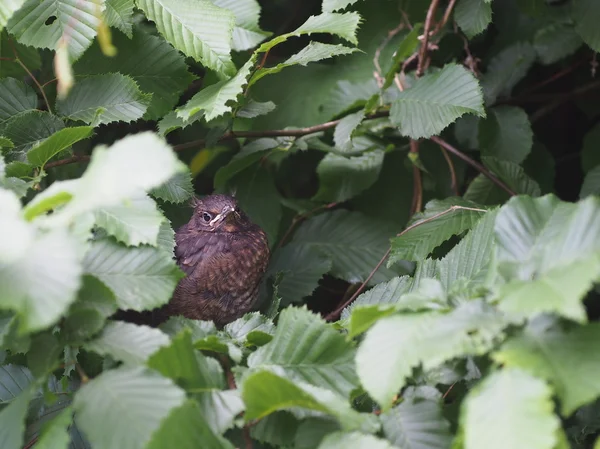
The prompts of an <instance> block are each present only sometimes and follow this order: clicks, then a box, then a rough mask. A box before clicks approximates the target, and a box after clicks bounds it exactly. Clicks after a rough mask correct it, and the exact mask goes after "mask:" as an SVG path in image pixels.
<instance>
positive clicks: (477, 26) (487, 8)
mask: <svg viewBox="0 0 600 449" xmlns="http://www.w3.org/2000/svg"><path fill="white" fill-rule="evenodd" d="M490 3H491V2H489V1H487V0H460V1H459V2H458V4H457V5H456V9H455V11H454V20H456V23H457V24H458V26H459V27H460V29H461V30H462V31H463V33H465V34H466V36H467V37H468V38H469V39H472V38H473V37H475V36H477V35H478V34H480V33H483V32H484V31H485V30H486V29H487V27H488V25H489V24H490V22H491V21H492V5H491V4H490Z"/></svg>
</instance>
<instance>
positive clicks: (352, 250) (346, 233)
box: [292, 210, 404, 285]
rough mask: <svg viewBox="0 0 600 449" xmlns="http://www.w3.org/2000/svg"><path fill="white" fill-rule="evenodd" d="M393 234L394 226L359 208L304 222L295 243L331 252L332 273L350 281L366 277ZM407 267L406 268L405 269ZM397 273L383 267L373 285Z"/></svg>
mask: <svg viewBox="0 0 600 449" xmlns="http://www.w3.org/2000/svg"><path fill="white" fill-rule="evenodd" d="M392 235H394V229H393V226H390V225H389V224H387V223H384V222H379V221H377V220H373V219H371V218H369V217H367V216H364V215H362V214H360V213H357V212H350V211H347V210H337V211H334V212H326V213H323V214H321V215H318V216H316V217H313V218H310V219H308V220H306V221H305V222H304V223H302V224H301V225H300V226H299V227H298V230H297V231H296V234H295V235H294V239H293V241H292V242H293V243H295V244H298V245H302V246H307V247H310V248H314V249H315V250H317V251H322V252H323V253H324V254H325V255H327V256H329V257H330V258H331V261H332V270H331V274H332V275H334V276H337V277H339V278H341V279H344V280H346V281H348V282H351V283H356V282H362V281H364V280H365V279H366V278H367V276H368V275H369V273H370V272H371V270H373V268H374V267H375V266H377V264H378V262H379V260H380V259H381V257H382V256H383V255H384V254H385V252H386V250H387V248H388V247H389V238H390V237H391V236H392ZM403 271H404V270H403ZM397 274H398V273H397V272H395V271H392V270H391V269H388V268H385V267H384V266H382V267H380V268H379V270H377V272H375V274H374V276H373V277H372V279H371V285H374V284H378V283H379V282H384V281H387V280H388V279H391V278H393V277H394V276H396V275H397Z"/></svg>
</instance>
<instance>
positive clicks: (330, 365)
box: [248, 308, 358, 397]
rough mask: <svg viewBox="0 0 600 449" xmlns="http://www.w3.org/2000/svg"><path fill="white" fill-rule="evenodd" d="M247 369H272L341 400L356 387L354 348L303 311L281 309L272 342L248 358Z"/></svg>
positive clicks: (327, 326) (329, 327)
mask: <svg viewBox="0 0 600 449" xmlns="http://www.w3.org/2000/svg"><path fill="white" fill-rule="evenodd" d="M248 367H249V368H252V369H269V370H273V371H274V372H276V373H277V374H279V375H285V376H286V377H288V378H290V379H292V380H297V381H302V382H306V383H309V384H312V385H315V386H318V387H323V388H327V389H329V390H332V391H335V392H336V393H338V394H340V395H341V396H343V397H348V396H349V394H350V392H351V391H352V390H353V389H354V388H356V387H357V386H358V378H357V377H356V374H355V371H354V348H353V347H352V346H351V345H350V344H349V343H348V342H347V341H346V340H345V339H344V337H343V336H342V335H341V334H340V333H339V332H337V331H336V330H335V329H333V327H332V326H331V325H328V324H326V323H325V321H324V320H322V319H321V318H320V317H319V316H317V315H314V314H313V313H311V312H309V311H308V310H306V309H297V308H287V309H285V310H283V311H282V312H281V313H280V315H279V321H278V326H277V329H276V330H275V335H274V337H273V340H272V341H271V342H270V343H267V344H266V345H265V346H262V347H261V348H259V349H257V350H256V352H254V353H253V354H251V355H250V357H249V358H248Z"/></svg>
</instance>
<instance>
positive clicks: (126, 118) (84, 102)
mask: <svg viewBox="0 0 600 449" xmlns="http://www.w3.org/2000/svg"><path fill="white" fill-rule="evenodd" d="M151 98H152V95H151V94H146V93H144V92H142V91H141V90H140V89H139V86H138V85H137V83H136V82H135V81H134V80H133V78H131V77H129V76H126V75H122V74H120V73H110V74H104V75H94V76H88V77H86V78H83V79H81V80H79V81H78V82H77V84H75V86H73V89H71V92H70V93H69V95H68V97H67V98H66V99H65V100H63V101H60V102H58V103H57V108H56V109H57V112H58V113H59V114H60V115H62V116H64V117H66V118H68V119H70V120H80V121H83V122H85V123H87V124H90V125H93V126H97V125H100V124H106V123H111V122H116V121H123V122H132V121H135V120H137V119H139V118H141V117H142V116H143V115H144V113H145V112H146V110H147V109H148V106H149V104H150V101H151Z"/></svg>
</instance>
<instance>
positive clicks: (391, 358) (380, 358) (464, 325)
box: [356, 301, 506, 410]
mask: <svg viewBox="0 0 600 449" xmlns="http://www.w3.org/2000/svg"><path fill="white" fill-rule="evenodd" d="M505 325H506V323H505V321H504V319H503V318H502V317H501V315H500V314H499V313H497V312H496V311H495V310H494V309H492V308H491V307H490V306H489V305H487V304H485V303H483V302H481V301H472V302H466V303H464V304H461V305H460V306H458V307H457V308H456V309H455V310H454V311H452V312H450V313H439V312H427V313H411V314H402V315H394V316H391V317H387V318H382V319H381V320H379V321H378V322H377V323H375V325H374V326H373V327H372V328H371V329H369V331H368V332H367V334H366V336H365V338H364V340H363V342H362V344H361V345H360V347H359V349H358V352H357V355H356V369H357V373H358V376H359V378H360V380H361V383H362V385H363V386H364V388H365V389H366V390H367V392H368V393H369V394H370V396H371V397H372V398H373V399H375V400H376V401H377V402H378V403H379V404H380V405H381V407H382V409H383V410H389V408H390V406H391V403H392V398H393V397H394V395H395V394H396V393H397V392H398V391H399V390H400V388H402V387H403V386H404V385H405V382H406V378H407V377H408V376H409V375H410V373H411V371H412V369H413V368H415V367H417V366H419V365H422V366H423V369H425V370H428V369H432V368H435V367H437V366H438V365H440V364H441V363H443V362H445V361H447V360H450V359H452V358H454V357H458V356H465V355H476V354H483V353H485V352H487V351H488V350H489V349H490V348H491V346H492V344H493V342H494V340H495V338H496V337H498V335H499V334H500V333H501V332H502V329H503V328H504V327H505Z"/></svg>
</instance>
